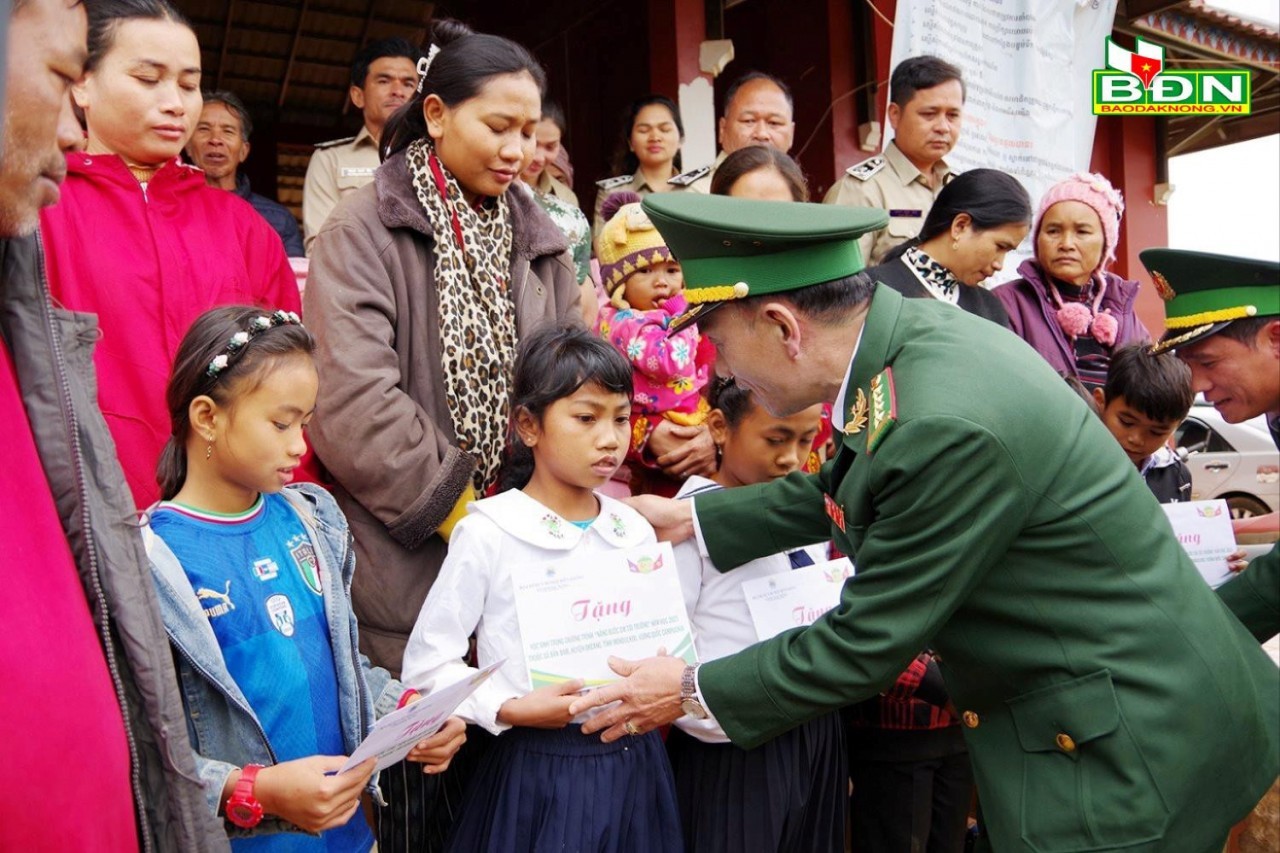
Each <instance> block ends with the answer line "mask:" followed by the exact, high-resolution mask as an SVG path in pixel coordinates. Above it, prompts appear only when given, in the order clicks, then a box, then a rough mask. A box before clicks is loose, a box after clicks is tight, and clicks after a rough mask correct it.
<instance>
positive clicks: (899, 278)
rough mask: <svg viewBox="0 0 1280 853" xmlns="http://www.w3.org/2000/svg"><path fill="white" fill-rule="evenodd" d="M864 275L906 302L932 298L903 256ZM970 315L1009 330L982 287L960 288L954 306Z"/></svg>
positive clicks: (1006, 317) (1001, 308)
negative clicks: (884, 285) (892, 290)
mask: <svg viewBox="0 0 1280 853" xmlns="http://www.w3.org/2000/svg"><path fill="white" fill-rule="evenodd" d="M867 275H869V276H871V278H872V279H874V280H875V281H879V282H882V283H884V284H887V285H888V286H889V287H892V288H893V289H894V290H896V291H898V292H899V293H901V294H902V295H903V296H905V297H907V298H908V299H933V298H934V296H933V294H932V293H930V292H929V291H928V290H926V289H925V286H924V285H923V284H921V283H920V279H918V278H916V274H915V273H913V272H912V271H911V268H910V267H908V266H907V262H906V261H905V260H903V258H902V256H899V257H897V258H895V259H894V260H892V261H887V262H885V263H883V264H880V265H879V266H874V267H871V268H869V269H868V270H867ZM957 304H958V305H959V306H960V307H961V308H963V309H964V310H966V311H968V312H969V313H970V314H977V315H978V316H979V317H985V318H986V319H988V320H990V321H991V322H993V323H999V324H1000V325H1001V326H1004V327H1005V328H1006V329H1007V328H1009V315H1008V314H1007V313H1006V312H1005V310H1004V305H1003V304H1001V302H1000V299H999V298H998V297H997V296H996V295H995V294H994V293H992V292H991V291H990V290H987V289H986V288H985V287H967V286H964V285H962V286H961V287H960V299H959V301H958V303H957Z"/></svg>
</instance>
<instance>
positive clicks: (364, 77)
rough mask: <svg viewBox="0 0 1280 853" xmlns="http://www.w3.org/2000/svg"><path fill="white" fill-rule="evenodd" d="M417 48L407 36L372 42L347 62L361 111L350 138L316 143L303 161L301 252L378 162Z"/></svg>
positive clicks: (413, 74) (414, 78)
mask: <svg viewBox="0 0 1280 853" xmlns="http://www.w3.org/2000/svg"><path fill="white" fill-rule="evenodd" d="M421 56H422V53H421V51H419V50H418V49H417V48H416V47H414V46H413V44H411V43H410V42H409V41H408V40H407V39H402V38H389V39H382V40H381V41H375V42H372V43H371V44H369V45H367V46H366V47H365V48H364V49H363V50H361V51H360V52H359V53H357V54H356V58H355V61H354V62H353V63H352V65H351V89H350V95H351V103H353V104H355V106H356V108H357V109H359V110H361V111H362V112H363V113H364V126H363V127H361V128H360V132H359V133H357V134H356V135H355V136H349V137H347V138H346V139H334V140H332V141H330V142H321V143H320V144H319V145H317V146H316V149H315V152H314V153H313V154H312V155H311V162H310V163H308V164H307V178H306V181H305V182H304V183H303V185H302V228H303V231H304V232H305V242H306V249H307V253H308V254H310V252H311V243H312V241H313V240H315V238H316V234H317V233H318V232H319V231H320V226H321V225H324V221H325V220H326V219H328V218H329V214H330V213H332V212H333V209H334V208H335V207H337V205H338V202H339V201H341V200H342V198H343V196H345V195H347V194H348V193H351V192H355V191H356V190H358V189H359V188H360V187H362V186H364V185H365V184H367V183H369V182H370V181H372V180H373V173H374V171H375V170H376V169H377V168H378V166H379V164H380V163H381V160H380V159H379V157H378V141H379V140H380V139H381V138H382V128H383V127H385V126H386V123H387V119H389V118H391V115H392V113H394V112H395V111H396V110H398V109H399V108H400V107H401V106H403V105H404V104H405V103H407V102H408V101H409V99H410V98H412V97H413V94H414V91H415V90H416V89H417V86H418V59H419V58H420V57H421Z"/></svg>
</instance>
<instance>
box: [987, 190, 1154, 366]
mask: <svg viewBox="0 0 1280 853" xmlns="http://www.w3.org/2000/svg"><path fill="white" fill-rule="evenodd" d="M1123 216H1124V200H1123V199H1122V198H1121V197H1120V193H1119V191H1117V190H1116V189H1115V188H1114V187H1112V186H1111V183H1110V182H1109V181H1108V180H1107V179H1106V178H1104V177H1103V176H1102V175H1094V174H1089V173H1080V174H1075V175H1071V176H1070V177H1068V178H1064V179H1063V180H1061V181H1059V182H1058V183H1056V184H1054V185H1053V186H1052V187H1050V188H1049V191H1048V192H1046V193H1045V195H1044V198H1042V199H1040V208H1039V210H1038V211H1037V212H1036V219H1035V230H1034V231H1033V232H1032V235H1033V237H1034V241H1035V242H1034V246H1035V257H1033V258H1028V259H1027V260H1025V261H1023V262H1022V264H1021V265H1019V267H1018V275H1020V276H1022V277H1021V278H1020V279H1018V280H1016V281H1011V282H1009V283H1008V284H1002V285H1000V286H999V287H997V288H996V289H995V291H994V293H995V295H996V296H997V297H998V298H999V299H1000V301H1001V302H1002V303H1004V307H1005V310H1006V311H1007V312H1008V314H1009V323H1010V327H1011V328H1012V329H1013V331H1014V334H1016V335H1018V337H1020V338H1022V339H1023V340H1025V341H1026V342H1027V343H1029V344H1030V345H1031V346H1032V348H1034V349H1035V351H1036V352H1038V353H1040V355H1041V356H1042V357H1043V358H1044V360H1045V361H1047V362H1049V364H1050V366H1051V367H1053V369H1054V370H1056V371H1058V372H1059V373H1062V374H1065V375H1067V376H1074V377H1076V378H1077V379H1079V380H1080V381H1081V382H1083V383H1084V384H1085V385H1086V386H1087V387H1088V388H1089V389H1090V390H1093V389H1094V388H1100V387H1102V385H1103V384H1104V383H1105V382H1106V379H1107V367H1108V365H1110V363H1111V354H1112V353H1113V352H1115V351H1116V350H1117V349H1119V348H1120V347H1123V346H1124V345H1125V344H1131V343H1136V342H1138V341H1145V340H1149V339H1150V337H1151V336H1150V335H1149V334H1148V333H1147V329H1146V327H1145V326H1143V325H1142V321H1141V320H1139V319H1138V315H1137V313H1136V312H1135V310H1134V304H1135V302H1136V301H1137V298H1138V282H1136V281H1126V280H1125V279H1123V278H1121V277H1120V276H1118V275H1116V274H1115V273H1112V272H1108V271H1107V265H1108V264H1110V263H1111V262H1112V261H1114V260H1115V259H1116V244H1117V243H1118V242H1119V241H1120V222H1121V220H1122V218H1123Z"/></svg>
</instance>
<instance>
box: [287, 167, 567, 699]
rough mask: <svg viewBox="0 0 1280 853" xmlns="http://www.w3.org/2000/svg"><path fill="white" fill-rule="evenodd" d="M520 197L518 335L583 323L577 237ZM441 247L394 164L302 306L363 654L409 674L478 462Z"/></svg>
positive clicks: (324, 258)
mask: <svg viewBox="0 0 1280 853" xmlns="http://www.w3.org/2000/svg"><path fill="white" fill-rule="evenodd" d="M507 198H508V200H509V202H510V211H511V227H512V229H513V231H514V237H513V241H512V249H511V297H512V301H513V302H514V304H515V306H516V309H515V310H516V329H517V332H518V333H519V335H520V336H522V337H523V336H524V335H527V334H528V333H529V332H531V331H532V330H534V329H536V328H538V327H539V326H541V325H543V324H545V323H551V322H557V321H566V320H567V321H576V320H580V317H581V311H580V308H579V296H578V284H577V277H576V275H575V272H574V268H573V262H572V260H571V258H570V256H569V254H568V252H567V249H568V243H567V241H566V240H565V237H564V235H563V234H562V233H561V232H560V230H559V229H558V228H556V226H555V225H554V224H553V223H552V222H551V220H550V219H549V218H547V216H546V214H545V213H543V212H542V210H541V208H540V207H538V205H537V204H536V203H535V202H534V201H533V199H532V198H530V197H529V196H528V194H527V193H526V192H525V191H524V190H523V188H522V187H520V186H516V187H514V188H513V189H511V190H510V191H508V193H507ZM434 243H435V238H434V237H433V236H432V229H431V227H430V225H429V223H428V221H427V218H426V212H425V211H424V210H423V207H422V205H421V204H420V203H419V202H418V200H417V197H416V196H415V194H414V190H413V185H412V183H411V179H410V177H409V171H408V168H407V166H406V163H405V157H404V155H403V154H397V155H394V156H392V157H391V158H390V159H388V160H387V161H386V162H385V163H384V164H383V165H382V166H381V167H380V168H379V169H378V171H377V174H376V176H375V177H374V181H373V183H372V184H370V185H369V186H366V187H363V188H362V189H360V190H358V191H357V192H355V193H353V194H352V195H351V196H350V197H349V198H347V199H345V200H344V201H343V202H342V203H341V204H340V205H339V206H338V207H337V209H335V210H334V212H333V213H332V214H331V215H330V217H329V219H328V220H326V222H325V224H324V227H323V228H321V230H320V233H319V235H318V236H317V238H316V242H315V246H314V248H313V250H312V256H311V270H310V275H309V277H308V283H307V290H306V294H305V298H304V300H303V304H304V317H305V320H306V323H307V326H308V328H309V329H310V330H311V332H312V333H313V334H314V335H315V336H316V342H317V353H316V366H317V368H318V370H319V373H320V395H319V399H318V400H317V403H316V415H315V419H314V421H313V422H312V425H311V441H312V444H313V446H314V447H315V450H316V454H317V455H318V456H319V457H320V460H321V461H322V462H323V463H324V465H325V467H326V468H328V470H329V471H330V472H331V473H332V474H333V477H334V479H336V480H337V483H338V486H337V487H336V488H335V489H334V495H335V496H336V497H337V499H338V504H339V506H341V507H342V510H343V512H344V513H346V515H347V519H348V520H349V521H350V523H351V532H352V534H354V536H355V540H356V574H355V582H354V584H353V586H352V594H353V598H354V602H355V610H356V616H357V618H358V619H359V621H360V640H361V651H363V652H364V653H365V654H367V655H368V656H369V657H370V659H372V661H373V662H374V663H375V664H377V665H379V666H383V667H386V668H387V669H389V670H391V671H392V672H393V673H395V674H397V675H398V674H399V672H400V663H401V658H402V657H403V654H404V646H405V643H406V641H407V640H408V636H409V632H410V631H411V630H412V629H413V623H414V621H415V620H416V619H417V616H418V611H419V609H421V607H422V602H423V600H424V599H426V597H427V591H428V590H429V589H430V588H431V584H432V583H433V582H434V581H435V579H436V575H437V574H438V573H439V571H440V564H441V563H442V562H443V561H444V555H445V542H444V540H443V539H441V537H440V536H438V535H436V528H437V527H439V525H440V523H441V522H442V521H444V519H445V518H446V517H447V516H448V514H449V511H450V510H451V509H452V508H453V506H454V505H455V504H456V503H457V501H458V499H459V497H461V495H462V492H463V490H464V488H465V487H466V485H467V483H468V482H469V481H470V478H471V473H472V469H473V468H474V466H475V462H474V461H473V460H472V458H471V457H470V456H469V455H468V454H466V453H463V452H462V451H461V450H459V449H458V447H457V436H456V435H455V434H454V430H453V421H452V419H451V417H450V415H449V407H448V404H447V403H446V401H445V395H444V388H443V386H442V384H441V367H440V355H441V347H440V336H439V328H440V323H439V317H438V315H437V311H438V310H439V302H438V300H437V296H436V289H435V283H434V268H435V261H434V254H433V251H432V249H433V246H434ZM494 411H495V413H496V412H497V411H498V407H497V406H495V407H494ZM495 416H496V415H495Z"/></svg>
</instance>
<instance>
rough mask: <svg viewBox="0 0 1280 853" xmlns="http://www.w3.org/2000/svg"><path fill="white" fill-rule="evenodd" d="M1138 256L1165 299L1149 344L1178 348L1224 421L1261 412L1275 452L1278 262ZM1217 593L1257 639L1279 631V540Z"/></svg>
mask: <svg viewBox="0 0 1280 853" xmlns="http://www.w3.org/2000/svg"><path fill="white" fill-rule="evenodd" d="M1139 257H1140V258H1142V262H1143V263H1144V264H1146V267H1147V270H1148V271H1149V272H1150V273H1151V278H1152V280H1153V281H1154V282H1155V285H1156V290H1157V292H1159V294H1160V296H1161V297H1162V298H1163V299H1164V300H1165V308H1164V311H1165V329H1166V332H1165V335H1164V337H1163V338H1162V339H1161V341H1160V343H1158V344H1156V346H1155V347H1154V349H1156V350H1157V351H1161V352H1163V351H1165V350H1170V349H1171V350H1174V351H1175V352H1177V354H1178V356H1179V357H1180V358H1181V359H1182V360H1183V361H1185V362H1186V363H1187V365H1188V366H1189V367H1190V368H1191V385H1192V388H1193V389H1194V390H1195V391H1196V393H1198V394H1204V396H1205V399H1206V400H1207V401H1209V402H1210V403H1212V404H1213V405H1214V406H1215V407H1217V409H1218V412H1219V414H1221V415H1222V418H1223V420H1225V421H1227V422H1228V423H1233V424H1234V423H1240V422H1241V421H1246V420H1248V419H1250V418H1255V417H1257V416H1258V415H1265V416H1266V417H1267V426H1268V427H1269V428H1270V430H1271V438H1272V439H1273V440H1274V441H1275V443H1276V447H1277V448H1278V449H1280V264H1277V263H1276V262H1275V261H1257V260H1250V259H1247V258H1234V257H1227V256H1225V255H1210V254H1207V253H1205V252H1185V251H1179V250H1177V249H1147V250H1146V251H1144V252H1141V253H1140V254H1139ZM1218 595H1220V596H1221V597H1222V600H1223V601H1224V602H1226V605H1227V607H1228V608H1230V609H1231V612H1232V613H1234V614H1235V615H1236V616H1237V617H1239V619H1240V621H1241V622H1243V623H1244V625H1245V627H1246V628H1248V629H1249V630H1250V631H1251V632H1252V633H1253V635H1254V636H1255V637H1257V638H1258V639H1259V640H1262V641H1265V640H1268V639H1270V638H1271V637H1274V636H1275V635H1276V634H1277V633H1280V545H1277V546H1276V547H1275V548H1272V549H1271V551H1270V552H1269V553H1267V554H1265V555H1263V556H1262V557H1259V558H1258V559H1256V560H1254V561H1253V562H1252V563H1251V564H1250V565H1249V568H1248V569H1246V570H1245V571H1244V573H1243V574H1241V575H1240V576H1239V577H1237V578H1235V579H1233V580H1231V581H1229V582H1228V583H1225V584H1223V585H1222V586H1220V587H1218Z"/></svg>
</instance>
